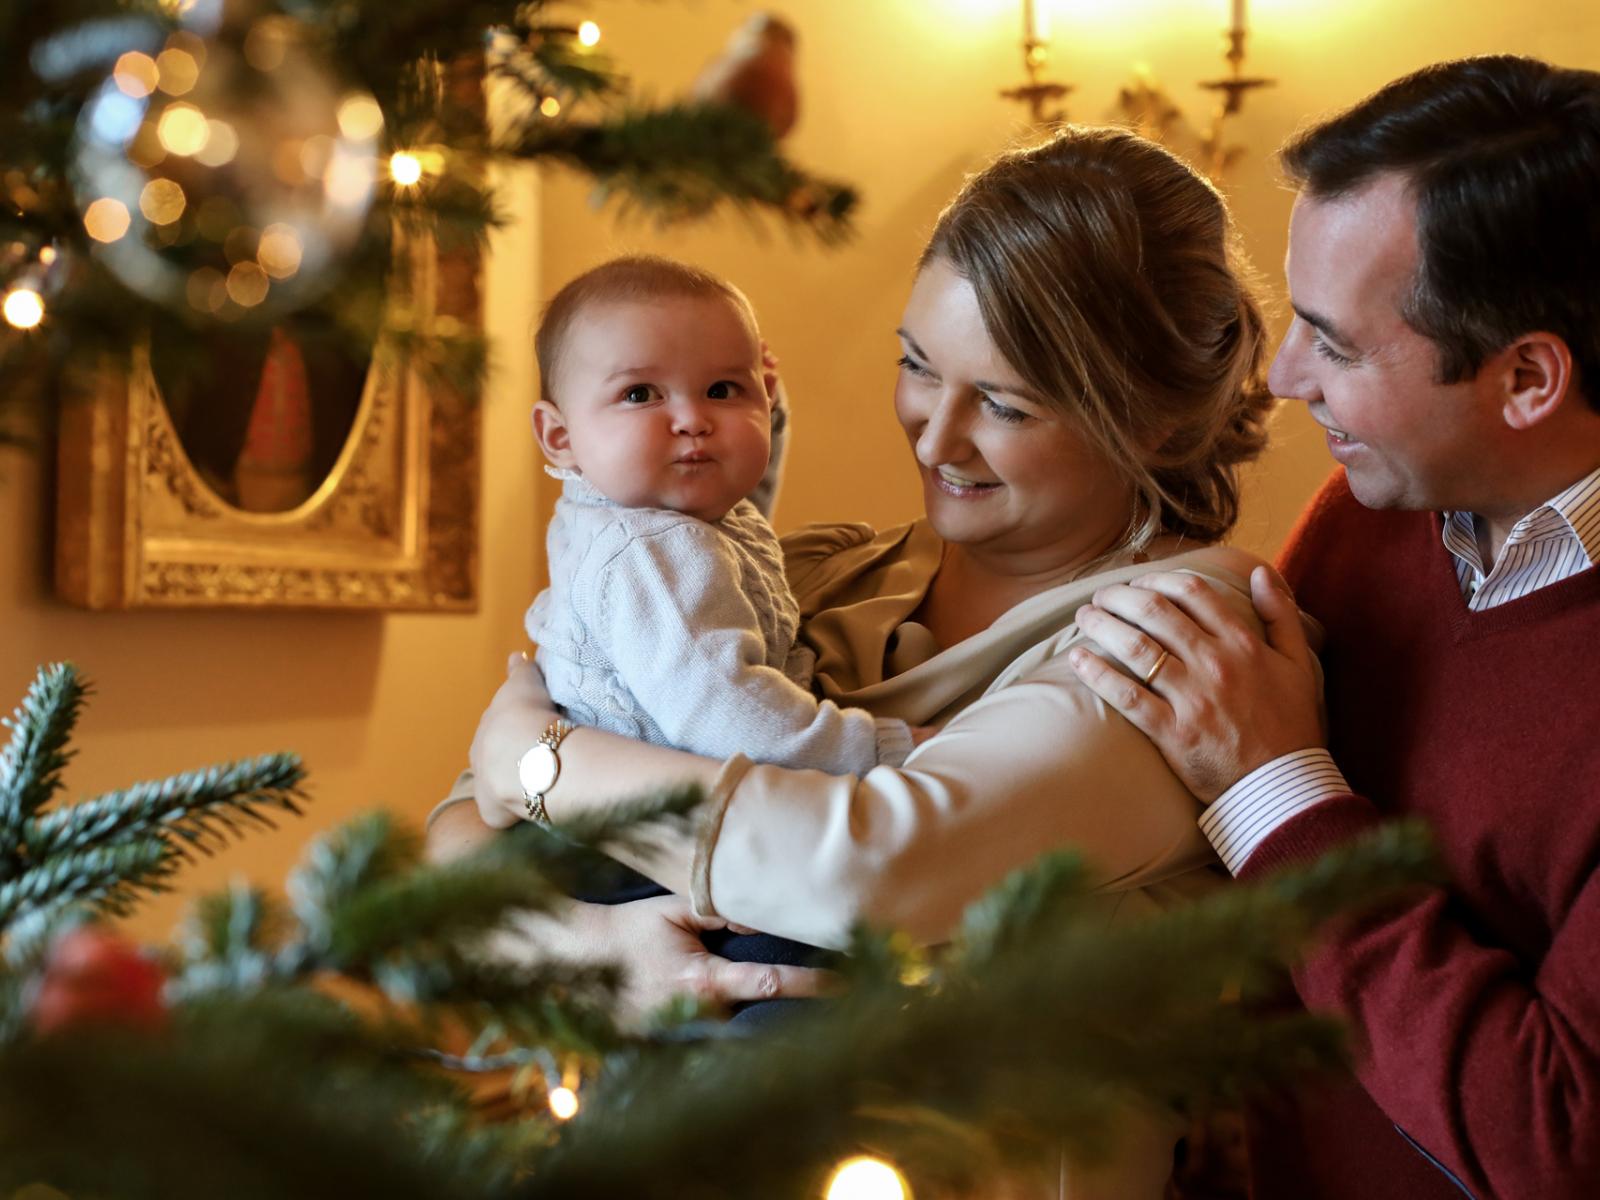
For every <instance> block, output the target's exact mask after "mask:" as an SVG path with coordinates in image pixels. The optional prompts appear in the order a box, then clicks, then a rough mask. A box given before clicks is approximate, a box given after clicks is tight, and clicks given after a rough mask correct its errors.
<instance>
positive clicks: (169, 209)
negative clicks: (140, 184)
mask: <svg viewBox="0 0 1600 1200" xmlns="http://www.w3.org/2000/svg"><path fill="white" fill-rule="evenodd" d="M188 205H189V198H188V197H187V196H185V195H184V194H183V188H182V187H180V186H179V185H178V184H177V183H175V182H174V181H173V180H171V179H152V180H151V181H150V182H149V183H147V184H145V185H144V190H143V191H142V192H140V193H139V211H140V212H142V213H143V214H144V215H145V219H146V220H148V221H149V222H150V223H151V224H152V225H170V224H172V223H173V222H174V221H176V220H177V219H178V218H179V217H181V216H183V210H184V209H185V208H187V207H188Z"/></svg>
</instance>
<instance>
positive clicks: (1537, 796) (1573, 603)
mask: <svg viewBox="0 0 1600 1200" xmlns="http://www.w3.org/2000/svg"><path fill="white" fill-rule="evenodd" d="M1283 157H1284V163H1285V165H1286V168H1287V171H1288V173H1289V175H1290V177H1291V178H1292V179H1293V180H1294V181H1295V182H1296V184H1297V185H1298V186H1299V189H1300V195H1299V198H1298V200H1297V202H1296V204H1295V209H1294V215H1293V218H1292V221H1291V226H1290V235H1289V256H1288V265H1287V271H1288V278H1289V291H1290V297H1291V300H1292V302H1293V306H1294V313H1295V316H1294V322H1293V324H1292V325H1291V327H1290V329H1289V332H1288V335H1287V337H1286V338H1285V340H1284V343H1283V346H1282V348H1281V349H1280V350H1279V352H1278V355H1277V358H1276V359H1275V361H1274V362H1273V365H1272V370H1271V373H1270V376H1269V383H1270V384H1271V386H1272V388H1273V391H1274V392H1275V393H1276V394H1277V395H1280V396H1284V397H1290V398H1294V399H1298V400H1302V401H1304V402H1305V403H1306V404H1307V405H1308V406H1309V408H1310V412H1311V415H1312V417H1313V418H1314V419H1315V420H1316V421H1317V422H1318V423H1319V424H1321V425H1322V426H1324V428H1325V429H1326V430H1327V437H1328V447H1329V450H1330V452H1331V453H1332V455H1333V457H1334V459H1335V460H1336V461H1337V462H1338V463H1339V465H1340V466H1341V467H1343V472H1342V473H1340V474H1337V475H1336V476H1335V477H1334V478H1333V479H1332V480H1331V481H1330V482H1329V483H1328V484H1327V485H1326V486H1325V487H1324V488H1323V490H1322V492H1321V493H1320V494H1319V495H1318V496H1317V497H1316V499H1315V500H1314V501H1313V502H1312V504H1311V506H1310V508H1309V509H1308V511H1307V512H1306V514H1305V515H1304V517H1303V518H1302V521H1301V524H1300V526H1299V528H1298V529H1297V531H1296V532H1295V534H1294V535H1293V536H1292V537H1291V540H1290V543H1289V545H1288V547H1287V549H1286V551H1285V553H1284V556H1283V569H1284V574H1285V576H1286V577H1287V580H1288V582H1289V583H1290V584H1291V585H1292V586H1293V588H1294V592H1295V595H1296V596H1298V598H1299V602H1300V604H1301V605H1302V606H1303V607H1304V608H1305V609H1306V610H1307V611H1308V612H1309V613H1311V615H1313V616H1314V617H1316V618H1317V619H1318V620H1319V621H1321V622H1322V624H1323V625H1324V627H1325V628H1326V631H1327V640H1326V643H1325V645H1324V647H1323V666H1324V668H1325V671H1326V701H1327V726H1328V736H1327V739H1326V741H1324V738H1323V735H1322V732H1321V729H1320V721H1319V713H1318V707H1317V696H1316V676H1315V664H1314V661H1313V659H1312V655H1311V652H1310V651H1309V650H1308V649H1307V646H1306V641H1305V638H1304V635H1303V634H1302V632H1301V628H1300V623H1299V621H1298V618H1297V614H1296V612H1295V609H1294V603H1293V600H1292V599H1291V598H1290V596H1289V595H1288V593H1287V592H1286V591H1284V590H1282V586H1281V584H1280V583H1279V582H1278V581H1277V580H1275V579H1274V578H1273V577H1272V576H1271V574H1270V572H1267V571H1265V570H1264V569H1263V570H1258V572H1257V574H1256V578H1255V579H1253V580H1252V584H1253V591H1254V594H1255V598H1256V605H1257V607H1258V609H1259V610H1260V612H1261V615H1262V617H1263V619H1264V620H1265V622H1266V623H1267V626H1268V640H1267V642H1266V643H1265V644H1263V643H1262V642H1261V641H1259V640H1258V639H1256V638H1254V637H1252V636H1251V635H1250V634H1249V632H1248V631H1247V630H1246V629H1245V628H1244V626H1243V625H1242V624H1241V623H1240V622H1239V621H1238V620H1236V619H1235V618H1233V617H1231V616H1230V615H1229V614H1228V612H1227V611H1226V609H1225V608H1224V607H1223V606H1222V605H1221V604H1220V603H1218V602H1217V601H1216V600H1215V599H1214V598H1213V596H1212V595H1211V594H1210V593H1208V592H1207V591H1206V590H1205V589H1204V587H1197V586H1196V581H1195V580H1193V579H1190V578H1185V577H1177V576H1170V575H1158V576H1152V577H1151V578H1149V579H1148V580H1145V581H1141V586H1138V587H1118V588H1111V589H1107V590H1105V591H1103V592H1101V593H1099V594H1098V595H1097V596H1096V597H1095V605H1094V606H1093V607H1091V608H1087V609H1085V610H1084V611H1083V612H1082V613H1081V614H1080V619H1081V621H1082V624H1083V627H1084V629H1085V630H1086V631H1087V632H1089V633H1090V634H1091V635H1092V636H1093V637H1094V638H1095V639H1096V640H1097V641H1098V642H1099V643H1100V644H1101V645H1102V646H1104V647H1105V648H1106V649H1107V650H1109V651H1111V652H1112V653H1113V654H1115V655H1117V656H1118V657H1120V658H1122V660H1123V661H1124V662H1125V663H1126V664H1127V665H1128V667H1129V668H1130V669H1131V670H1132V671H1133V672H1134V673H1135V675H1136V677H1138V678H1129V676H1128V675H1126V674H1123V673H1121V672H1119V671H1115V670H1113V669H1112V668H1111V667H1109V666H1108V665H1107V664H1106V662H1105V661H1104V660H1103V659H1101V658H1099V657H1097V656H1095V655H1093V654H1089V653H1081V654H1079V655H1078V656H1077V659H1076V661H1075V665H1076V666H1077V668H1078V670H1079V674H1080V675H1081V677H1082V678H1083V679H1084V681H1085V682H1086V683H1087V684H1088V685H1089V686H1090V687H1091V688H1093V689H1094V690H1095V691H1096V692H1097V693H1098V694H1099V695H1100V696H1101V697H1102V698H1103V699H1104V700H1105V701H1106V702H1107V703H1108V704H1110V705H1112V706H1113V707H1115V708H1117V709H1118V710H1119V711H1121V712H1122V713H1123V714H1124V715H1125V716H1127V717H1128V718H1129V719H1130V720H1131V721H1132V722H1133V723H1134V724H1135V725H1137V726H1138V727H1139V728H1141V729H1143V730H1144V731H1145V732H1146V733H1147V734H1149V736H1150V737H1151V738H1152V739H1153V740H1154V741H1155V742H1156V744H1157V745H1158V746H1159V747H1160V748H1161V750H1162V752H1163V753H1164V754H1165V755H1166V756H1167V757H1168V759H1169V761H1170V762H1171V763H1172V765H1173V766H1174V768H1175V769H1177V770H1178V771H1179V773H1180V774H1181V775H1183V776H1184V778H1185V779H1186V781H1187V782H1188V783H1189V784H1190V786H1191V788H1192V789H1193V790H1194V791H1195V793H1196V795H1198V796H1199V797H1200V798H1201V799H1202V800H1206V801H1214V802H1213V803H1211V804H1210V806H1209V807H1208V808H1207V810H1206V812H1205V813H1204V815H1203V817H1202V820H1201V825H1202V828H1203V829H1204V830H1205V832H1206V833H1207V835H1208V836H1209V837H1210V838H1211V840H1212V842H1213V844H1214V845H1215V846H1216V848H1217V852H1218V854H1219V855H1220V856H1221V858H1222V860H1223V862H1224V863H1225V864H1226V865H1227V866H1228V867H1229V869H1230V870H1232V871H1233V872H1234V873H1235V874H1236V875H1238V876H1239V877H1241V878H1251V877H1256V876H1260V875H1262V874H1264V873H1266V872H1268V871H1270V870H1272V869H1273V868H1275V867H1278V866H1280V865H1283V864H1285V863H1289V862H1292V861H1296V860H1302V859H1306V858H1310V857H1313V856H1315V855H1318V854H1320V853H1322V852H1324V851H1326V850H1329V849H1331V848H1333V847H1334V846H1336V845H1338V844H1339V843H1341V842H1343V841H1346V840H1348V839H1349V838H1351V837H1353V836H1356V835H1358V834H1360V833H1362V832H1363V831H1365V830H1367V829H1370V828H1371V827H1373V826H1375V825H1377V824H1378V823H1379V822H1380V821H1382V820H1383V819H1385V818H1386V817H1390V816H1393V815H1397V814H1415V815H1420V816H1422V817H1423V818H1424V819H1425V820H1426V821H1427V822H1428V823H1429V825H1430V826H1431V827H1432V829H1433V830H1434V833H1435V837H1436V840H1437V842H1438V844H1439V848H1440V851H1441V854H1442V856H1443V858H1444V860H1445V863H1446V866H1447V868H1448V871H1449V877H1450V879H1451V883H1450V884H1449V886H1448V887H1443V888H1432V889H1426V890H1421V891H1419V893H1418V894H1415V895H1414V896H1411V897H1410V898H1408V899H1407V901H1406V902H1405V903H1403V904H1401V905H1399V906H1397V907H1394V908H1391V909H1386V910H1385V911H1384V912H1383V913H1381V914H1379V915H1377V916H1375V917H1372V918H1370V919H1368V920H1366V921H1364V922H1361V923H1359V924H1355V925H1352V926H1350V927H1346V928H1341V929H1338V930H1336V931H1334V932H1333V933H1332V934H1330V935H1329V936H1328V937H1327V938H1326V939H1325V941H1324V942H1323V943H1321V944H1320V945H1319V947H1318V949H1317V950H1316V951H1315V952H1314V953H1313V954H1312V956H1311V957H1310V958H1309V960H1308V961H1307V962H1306V964H1305V965H1304V966H1303V967H1302V968H1301V969H1300V970H1299V971H1298V972H1297V973H1296V977H1295V978H1296V986H1297V987H1298V989H1299V991H1300V994H1301V996H1302V998H1303V1000H1304V1001H1305V1003H1306V1004H1307V1005H1308V1006H1309V1007H1311V1008H1314V1009H1320V1010H1333V1011H1337V1012H1341V1013H1344V1014H1346V1015H1348V1016H1349V1017H1350V1018H1351V1019H1352V1021H1353V1022H1354V1023H1355V1025H1356V1027H1357V1028H1358V1030H1359V1031H1360V1033H1361V1037H1362V1042H1361V1046H1362V1052H1361V1053H1360V1055H1359V1057H1358V1061H1357V1065H1356V1075H1357V1077H1358V1078H1359V1081H1360V1084H1361V1087H1360V1088H1357V1087H1355V1086H1353V1085H1352V1086H1350V1087H1349V1088H1346V1089H1343V1090H1340V1089H1328V1090H1325V1091H1323V1092H1322V1093H1320V1094H1318V1095H1316V1096H1315V1097H1309V1096H1308V1097H1307V1098H1306V1099H1304V1100H1303V1101H1302V1102H1301V1103H1300V1104H1299V1106H1298V1110H1297V1111H1296V1112H1294V1113H1287V1114H1286V1113H1279V1114H1277V1116H1276V1119H1273V1120H1264V1121H1263V1127H1262V1128H1261V1129H1260V1130H1258V1136H1257V1137H1256V1138H1255V1139H1254V1141H1253V1144H1252V1170H1253V1173H1254V1175H1255V1177H1256V1178H1255V1182H1256V1195H1257V1196H1258V1197H1267V1196H1284V1197H1291V1196H1292V1197H1297V1198H1299V1197H1318V1196H1328V1197H1353V1198H1359V1200H1375V1198H1382V1197H1389V1196H1394V1197H1401V1196H1404V1197H1406V1198H1407V1200H1427V1198H1430V1197H1435V1196H1439V1197H1445V1196H1459V1195H1460V1194H1461V1193H1462V1192H1466V1193H1468V1194H1470V1195H1472V1196H1476V1197H1480V1198H1487V1197H1491V1196H1494V1197H1502V1198H1506V1197H1538V1198H1540V1200H1563V1198H1566V1197H1580V1196H1581V1197H1595V1196H1600V873H1597V871H1596V864H1597V862H1600V737H1597V736H1596V735H1595V732H1594V713H1595V710H1594V709H1593V708H1591V707H1590V705H1592V704H1593V703H1594V699H1595V697H1596V696H1597V695H1600V571H1595V570H1594V569H1592V568H1593V564H1594V563H1595V562H1596V561H1597V560H1600V410H1597V406H1600V74H1595V73H1593V72H1586V71H1570V70H1562V69H1558V68H1556V67H1552V66H1550V65H1548V64H1545V63H1541V62H1537V61H1534V60H1529V59H1517V58H1511V57H1494V58H1481V59H1474V60H1468V61H1462V62H1454V63H1446V64H1442V65H1439V66H1435V67H1430V68H1428V69H1426V70H1423V71H1420V72H1418V73H1416V74H1414V75H1411V76H1408V77H1407V78H1404V79H1401V80H1399V81H1397V82H1395V83H1393V84H1391V85H1389V86H1388V87H1385V88H1384V89H1382V90H1381V91H1379V92H1378V93H1376V94H1375V95H1373V96H1371V97H1370V98H1368V99H1367V100H1365V101H1363V102H1362V103H1360V104H1358V105H1357V106H1355V107H1354V108H1353V109H1351V110H1350V111H1349V112H1347V113H1344V114H1342V115H1340V116H1338V117H1336V118H1334V119H1333V120H1331V121H1329V122H1326V123H1325V124H1323V125H1321V126H1319V127H1317V128H1315V129H1312V130H1311V131H1309V132H1308V133H1306V134H1304V135H1302V136H1300V137H1299V138H1297V139H1296V140H1295V141H1294V142H1293V143H1292V144H1291V145H1290V146H1289V147H1288V148H1287V149H1286V150H1285V152H1284V156H1283ZM1141 678H1142V682H1140V679H1141ZM1330 751H1331V753H1330Z"/></svg>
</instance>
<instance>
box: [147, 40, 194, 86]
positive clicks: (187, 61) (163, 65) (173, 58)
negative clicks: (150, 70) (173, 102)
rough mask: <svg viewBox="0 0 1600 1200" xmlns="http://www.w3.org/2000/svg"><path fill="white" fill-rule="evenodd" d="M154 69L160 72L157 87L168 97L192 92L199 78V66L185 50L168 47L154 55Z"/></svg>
mask: <svg viewBox="0 0 1600 1200" xmlns="http://www.w3.org/2000/svg"><path fill="white" fill-rule="evenodd" d="M156 68H157V70H159V71H160V72H161V82H160V84H159V85H158V86H159V87H160V88H161V90H162V91H163V92H165V93H166V94H167V95H169V96H181V95H183V94H184V93H185V92H189V91H191V90H193V88H194V84H195V80H197V79H199V78H200V64H199V63H198V62H197V61H195V57H194V55H192V54H190V53H189V52H188V51H187V50H179V49H177V48H176V47H172V46H169V47H167V48H166V49H165V50H163V51H162V52H161V53H160V54H158V55H156Z"/></svg>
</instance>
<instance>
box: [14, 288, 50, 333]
mask: <svg viewBox="0 0 1600 1200" xmlns="http://www.w3.org/2000/svg"><path fill="white" fill-rule="evenodd" d="M4 312H5V315H6V323H7V324H9V325H12V326H14V327H15V328H17V329H32V328H34V327H35V326H37V325H38V324H39V322H40V321H42V320H44V297H42V296H41V295H39V293H38V292H36V291H34V290H33V289H32V288H30V287H19V288H12V289H11V290H10V291H9V292H7V293H6V299H5V305H4Z"/></svg>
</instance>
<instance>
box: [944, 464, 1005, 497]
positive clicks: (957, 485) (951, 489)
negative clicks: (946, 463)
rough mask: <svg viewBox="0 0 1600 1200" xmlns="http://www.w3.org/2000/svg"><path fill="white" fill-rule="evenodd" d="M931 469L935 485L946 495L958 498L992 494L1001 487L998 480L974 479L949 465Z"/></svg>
mask: <svg viewBox="0 0 1600 1200" xmlns="http://www.w3.org/2000/svg"><path fill="white" fill-rule="evenodd" d="M929 470H930V472H931V473H932V476H933V485H934V486H935V487H936V488H938V489H939V490H940V491H941V492H943V493H944V494H945V495H947V496H954V497H956V498H957V499H958V500H973V499H977V498H979V497H982V496H990V495H993V494H994V493H995V492H996V491H998V490H999V489H1000V484H999V483H998V482H992V481H985V480H981V479H972V478H969V477H968V476H966V475H962V474H960V473H959V472H956V471H952V470H950V468H948V467H931V468H929Z"/></svg>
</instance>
